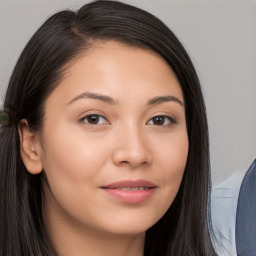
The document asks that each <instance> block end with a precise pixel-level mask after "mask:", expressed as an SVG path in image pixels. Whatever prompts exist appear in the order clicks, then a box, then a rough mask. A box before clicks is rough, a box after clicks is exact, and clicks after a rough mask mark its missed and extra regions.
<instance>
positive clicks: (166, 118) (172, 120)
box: [79, 114, 177, 126]
mask: <svg viewBox="0 0 256 256" xmlns="http://www.w3.org/2000/svg"><path fill="white" fill-rule="evenodd" d="M89 118H94V120H96V122H97V121H99V120H101V121H103V123H98V122H97V123H90V122H88V119H89ZM157 119H161V120H163V121H164V123H163V124H155V123H153V122H154V120H155V121H157ZM85 120H87V122H86V121H85ZM79 121H80V122H84V123H86V124H88V125H93V126H94V125H103V124H110V122H109V121H108V120H107V119H106V118H105V117H104V116H102V115H99V114H90V115H87V116H85V117H83V118H81V119H80V120H79ZM150 122H152V123H150ZM166 122H168V123H166ZM146 124H148V125H155V126H168V125H171V124H177V121H176V120H175V118H173V117H172V116H167V115H157V116H153V117H152V118H150V119H149V121H147V122H146Z"/></svg>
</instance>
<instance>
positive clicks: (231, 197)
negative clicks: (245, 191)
mask: <svg viewBox="0 0 256 256" xmlns="http://www.w3.org/2000/svg"><path fill="white" fill-rule="evenodd" d="M243 177H244V173H243V172H235V173H234V174H233V175H232V176H230V177H229V178H228V179H227V180H225V181H224V182H222V183H220V184H218V185H217V186H215V187H214V188H213V192H212V198H211V199H212V205H211V211H212V224H213V230H214V233H215V236H216V239H217V241H215V242H214V247H215V250H216V252H217V254H218V255H219V256H236V255H237V253H236V244H235V224H236V208H237V201H238V195H239V190H240V186H241V183H242V180H243Z"/></svg>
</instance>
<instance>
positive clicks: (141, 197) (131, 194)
mask: <svg viewBox="0 0 256 256" xmlns="http://www.w3.org/2000/svg"><path fill="white" fill-rule="evenodd" d="M102 189H103V190H104V191H105V192H107V193H108V194H110V195H112V196H114V197H116V198H118V199H119V200H121V201H122V202H125V203H130V204H139V203H142V202H144V201H146V200H147V199H149V198H150V197H151V196H153V194H154V192H155V189H156V188H150V189H145V190H135V191H131V190H122V189H118V188H116V189H112V188H102Z"/></svg>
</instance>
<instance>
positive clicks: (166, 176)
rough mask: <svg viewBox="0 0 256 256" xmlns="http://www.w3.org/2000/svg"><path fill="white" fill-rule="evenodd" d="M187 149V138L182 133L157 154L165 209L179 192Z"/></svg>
mask: <svg viewBox="0 0 256 256" xmlns="http://www.w3.org/2000/svg"><path fill="white" fill-rule="evenodd" d="M188 149H189V143H188V138H187V135H186V133H184V136H180V137H177V138H172V140H171V142H169V143H166V144H165V145H164V147H162V152H161V154H159V166H160V168H161V170H162V171H161V173H162V177H161V178H162V179H161V182H162V186H163V187H164V190H163V195H162V200H163V202H162V203H163V204H165V205H166V206H167V209H168V208H169V206H170V205H171V203H172V202H173V200H174V198H175V196H176V194H177V192H178V190H179V187H180V184H181V181H182V177H183V174H184V170H185V167H186V163H187V156H188Z"/></svg>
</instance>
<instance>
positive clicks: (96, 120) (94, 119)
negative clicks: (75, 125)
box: [83, 114, 108, 125]
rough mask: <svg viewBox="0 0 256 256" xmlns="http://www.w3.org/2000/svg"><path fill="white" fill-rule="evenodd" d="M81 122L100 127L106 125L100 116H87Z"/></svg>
mask: <svg viewBox="0 0 256 256" xmlns="http://www.w3.org/2000/svg"><path fill="white" fill-rule="evenodd" d="M83 121H84V122H85V123H87V124H92V125H100V124H105V123H108V122H107V120H106V118H105V117H103V116H101V115H95V114H94V115H88V116H86V117H84V118H83Z"/></svg>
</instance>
